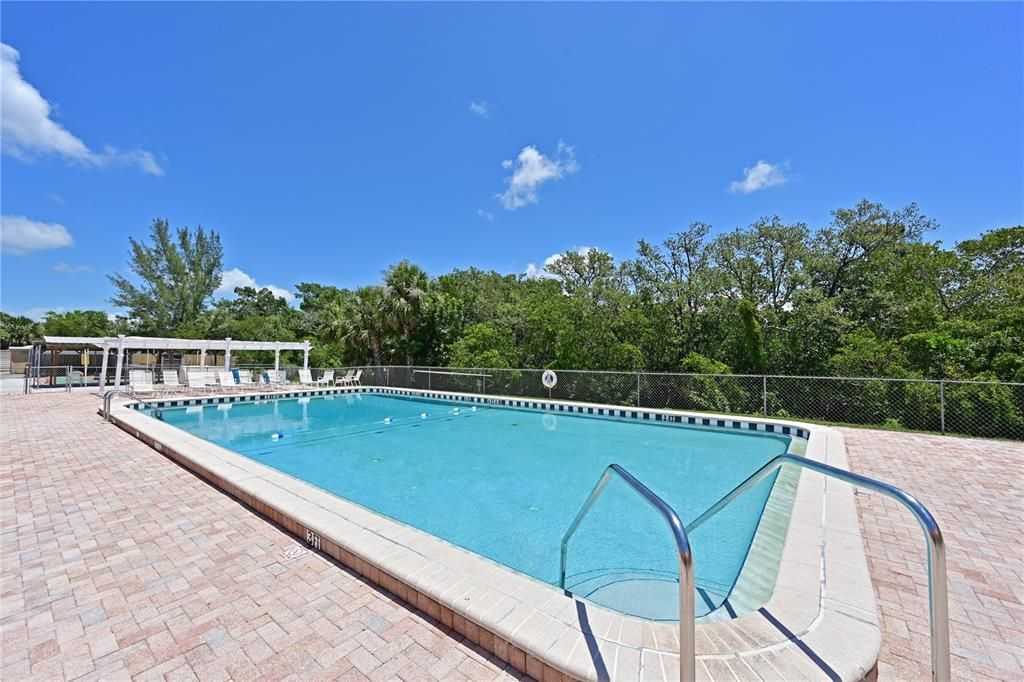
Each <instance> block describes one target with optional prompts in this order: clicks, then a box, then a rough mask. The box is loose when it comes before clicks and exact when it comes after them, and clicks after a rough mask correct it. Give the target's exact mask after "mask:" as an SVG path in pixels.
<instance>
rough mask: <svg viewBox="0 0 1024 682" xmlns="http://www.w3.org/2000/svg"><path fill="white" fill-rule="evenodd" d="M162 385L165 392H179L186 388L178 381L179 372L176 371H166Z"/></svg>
mask: <svg viewBox="0 0 1024 682" xmlns="http://www.w3.org/2000/svg"><path fill="white" fill-rule="evenodd" d="M160 386H161V387H162V388H163V392H164V393H177V392H178V391H180V390H182V389H183V388H184V386H182V385H181V383H180V382H179V381H178V373H177V372H175V371H167V372H164V373H163V383H162V384H160Z"/></svg>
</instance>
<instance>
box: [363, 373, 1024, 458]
mask: <svg viewBox="0 0 1024 682" xmlns="http://www.w3.org/2000/svg"><path fill="white" fill-rule="evenodd" d="M362 369H363V378H362V383H363V385H376V386H395V387H402V388H425V389H430V390H435V391H458V392H467V393H483V394H489V395H508V396H518V397H524V398H551V399H555V400H572V401H579V402H592V403H603V404H609V405H630V406H637V407H647V408H669V409H677V410H687V411H695V412H717V413H724V414H737V415H763V416H769V417H779V418H790V419H805V420H810V421H820V422H828V423H834V424H852V425H859V426H878V427H883V428H890V429H904V430H909V431H931V432H936V433H949V434H958V435H967V436H981V437H986V438H1007V439H1012V440H1024V383H1012V382H982V381H952V380H926V379H884V378H869V377H867V378H861V377H799V376H763V375H744V374H672V373H647V372H598V371H583V370H556V373H557V375H558V383H557V384H556V385H555V386H554V387H553V388H552V389H547V388H545V387H544V385H543V384H542V383H541V375H542V374H543V372H544V370H542V369H484V368H450V367H449V368H440V367H363V368H362Z"/></svg>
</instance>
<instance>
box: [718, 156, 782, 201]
mask: <svg viewBox="0 0 1024 682" xmlns="http://www.w3.org/2000/svg"><path fill="white" fill-rule="evenodd" d="M788 170H789V161H784V162H782V163H777V164H772V163H768V162H767V161H758V162H757V163H755V164H754V165H753V166H751V167H750V168H744V169H743V179H742V180H733V181H732V182H731V183H729V191H730V192H733V193H734V194H735V193H736V192H739V193H740V194H750V193H751V192H757V191H758V190H762V189H768V188H769V187H777V186H779V185H784V184H786V183H787V182H789V176H788V175H787V174H786V172H787V171H788Z"/></svg>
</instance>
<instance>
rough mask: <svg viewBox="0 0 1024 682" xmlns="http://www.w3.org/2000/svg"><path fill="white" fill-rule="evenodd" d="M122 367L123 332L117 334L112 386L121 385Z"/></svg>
mask: <svg viewBox="0 0 1024 682" xmlns="http://www.w3.org/2000/svg"><path fill="white" fill-rule="evenodd" d="M122 369H124V334H118V335H117V369H115V370H114V388H119V387H120V386H121V370H122Z"/></svg>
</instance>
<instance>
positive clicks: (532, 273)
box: [523, 246, 594, 279]
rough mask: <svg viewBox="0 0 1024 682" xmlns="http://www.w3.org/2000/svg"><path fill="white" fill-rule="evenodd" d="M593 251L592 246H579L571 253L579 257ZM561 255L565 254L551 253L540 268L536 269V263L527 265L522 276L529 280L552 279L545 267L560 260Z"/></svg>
mask: <svg viewBox="0 0 1024 682" xmlns="http://www.w3.org/2000/svg"><path fill="white" fill-rule="evenodd" d="M593 250H594V247H593V246H580V247H578V248H575V249H573V251H575V252H576V253H578V254H580V255H581V256H585V255H587V254H588V253H589V252H591V251H593ZM563 255H565V254H564V253H553V254H551V255H550V256H548V257H547V258H545V259H544V264H543V265H541V266H540V267H537V264H536V263H527V264H526V270H525V271H524V273H523V274H525V275H526V276H527V277H529V278H530V279H537V278H540V277H549V278H554V277H555V276H554V275H552V274H551V273H550V272H548V271H547V267H548V266H549V265H554V264H555V263H557V262H558V261H559V260H561V259H562V256H563Z"/></svg>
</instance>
